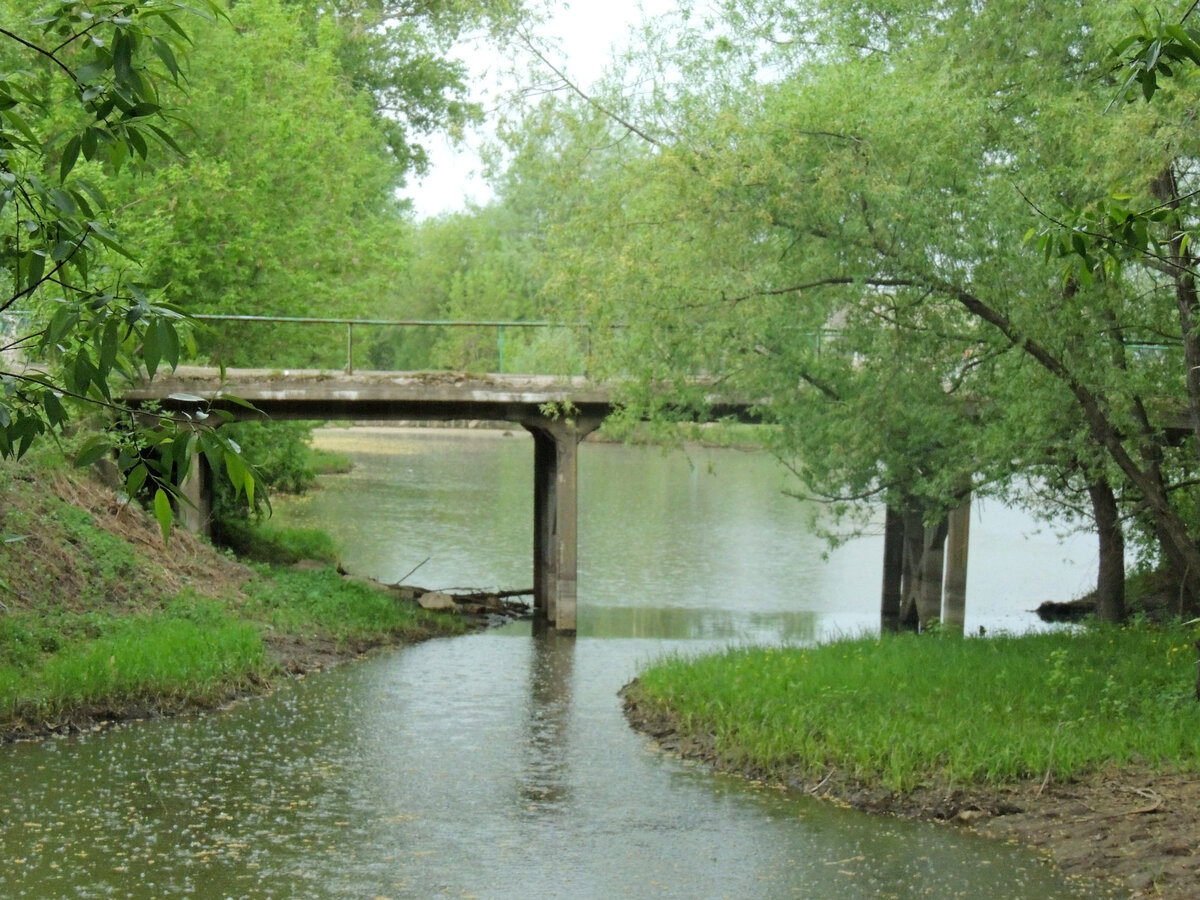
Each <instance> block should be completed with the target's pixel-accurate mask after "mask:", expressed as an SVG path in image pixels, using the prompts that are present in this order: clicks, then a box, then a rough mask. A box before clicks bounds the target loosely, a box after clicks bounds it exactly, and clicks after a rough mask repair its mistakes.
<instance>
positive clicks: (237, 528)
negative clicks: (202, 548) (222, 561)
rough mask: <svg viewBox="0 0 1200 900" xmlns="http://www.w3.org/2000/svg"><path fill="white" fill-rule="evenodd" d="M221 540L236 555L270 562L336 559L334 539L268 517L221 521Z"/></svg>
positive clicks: (281, 564) (314, 530)
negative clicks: (282, 523) (254, 519)
mask: <svg viewBox="0 0 1200 900" xmlns="http://www.w3.org/2000/svg"><path fill="white" fill-rule="evenodd" d="M221 543H222V544H224V545H225V546H226V547H229V548H230V549H231V550H233V552H234V553H236V554H237V555H238V556H239V557H241V558H242V559H246V560H253V561H255V562H265V563H272V564H274V565H280V566H283V565H291V564H292V563H296V562H299V561H300V560H305V559H311V560H316V561H318V562H328V563H333V562H337V558H338V546H337V542H336V541H334V539H333V538H332V537H330V536H329V534H328V533H327V532H324V531H321V530H320V529H318V528H289V527H284V526H278V525H273V524H272V523H271V522H270V520H267V521H263V522H254V521H251V520H249V519H228V520H225V521H223V522H222V523H221Z"/></svg>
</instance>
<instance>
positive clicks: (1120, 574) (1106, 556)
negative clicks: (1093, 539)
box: [1088, 478, 1125, 622]
mask: <svg viewBox="0 0 1200 900" xmlns="http://www.w3.org/2000/svg"><path fill="white" fill-rule="evenodd" d="M1088 494H1089V495H1090V496H1091V498H1092V514H1093V515H1094V516H1095V518H1096V533H1097V534H1098V535H1099V537H1100V567H1099V571H1098V572H1097V574H1096V618H1098V619H1099V620H1100V621H1101V622H1120V621H1123V620H1124V618H1125V535H1124V533H1123V532H1122V530H1121V519H1120V516H1119V514H1118V510H1117V498H1116V495H1115V494H1114V493H1113V489H1112V485H1110V484H1109V483H1108V481H1107V480H1106V479H1103V478H1101V479H1098V480H1097V481H1094V482H1093V483H1091V484H1089V485H1088Z"/></svg>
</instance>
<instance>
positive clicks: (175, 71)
mask: <svg viewBox="0 0 1200 900" xmlns="http://www.w3.org/2000/svg"><path fill="white" fill-rule="evenodd" d="M151 45H152V46H153V47H154V52H155V53H156V54H158V58H159V59H161V60H162V64H163V65H164V66H166V67H167V71H168V72H170V73H171V78H172V79H173V80H175V81H179V63H178V62H177V61H176V59H175V51H174V50H172V49H171V45H170V44H169V43H167V41H165V40H163V39H162V38H160V37H156V38H154V39H153V40H152V41H151Z"/></svg>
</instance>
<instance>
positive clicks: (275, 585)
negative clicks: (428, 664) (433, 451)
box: [0, 457, 464, 739]
mask: <svg viewBox="0 0 1200 900" xmlns="http://www.w3.org/2000/svg"><path fill="white" fill-rule="evenodd" d="M0 496H3V497H4V504H3V506H2V507H0V739H4V738H10V739H11V738H16V737H23V736H33V735H37V734H44V733H47V732H49V731H53V730H63V729H70V728H77V727H87V726H90V725H91V724H93V723H96V722H99V721H104V720H109V719H116V718H127V717H131V716H146V715H156V714H162V713H170V712H178V711H181V710H185V709H189V708H197V707H208V706H213V705H217V704H219V703H222V702H224V701H227V700H229V699H231V698H233V697H236V696H238V695H241V694H245V693H248V692H256V691H262V690H266V689H269V687H270V685H271V683H272V682H273V681H274V680H275V679H278V678H280V677H283V676H284V675H286V674H287V673H289V672H300V671H305V670H308V669H311V668H317V667H320V666H322V665H326V664H329V663H331V662H333V661H336V660H338V659H342V658H346V657H349V656H354V655H356V654H358V653H361V652H362V651H364V650H366V649H368V648H371V647H374V646H380V645H384V644H394V643H401V642H406V641H413V640H419V639H422V638H425V637H429V636H434V635H438V634H453V633H458V632H461V631H462V630H463V628H464V626H463V624H462V622H461V620H459V619H457V618H455V617H453V616H445V615H440V616H439V615H434V614H431V613H427V612H425V611H424V610H421V609H419V608H418V607H416V606H415V605H414V604H411V603H406V602H403V601H401V600H400V599H399V598H397V597H396V596H394V595H393V594H392V593H390V592H387V591H385V590H382V589H381V588H380V587H379V586H374V585H371V584H367V583H363V582H361V581H355V580H352V579H347V578H344V577H342V576H341V575H339V574H338V572H337V571H336V569H335V568H334V567H333V566H332V565H319V566H310V567H305V568H303V569H293V568H291V567H288V566H280V565H269V564H265V563H258V564H246V563H243V562H241V561H239V560H237V559H235V558H233V557H232V555H230V554H228V553H222V552H219V551H217V550H214V549H213V548H212V547H211V546H209V545H208V544H207V543H204V542H202V541H200V540H198V539H197V538H195V537H194V536H193V535H191V534H188V533H186V532H183V531H181V530H178V529H177V530H176V531H175V532H174V533H173V534H172V535H171V538H170V542H169V544H167V545H164V543H163V540H162V536H161V534H160V533H158V531H157V526H156V525H155V524H154V523H153V522H152V521H150V519H149V517H148V516H147V515H146V514H145V512H144V511H143V510H142V509H140V508H139V507H138V506H137V505H136V504H133V503H129V502H126V501H125V500H123V499H122V498H121V497H119V496H118V495H117V494H116V493H114V492H113V491H111V490H109V489H107V488H105V487H103V486H101V485H100V484H98V483H97V482H95V481H93V480H91V479H89V478H88V477H87V476H86V475H85V473H82V472H80V471H78V470H73V469H71V468H70V467H69V465H66V464H64V463H63V462H62V461H61V460H58V459H55V458H53V457H43V458H40V459H36V460H27V461H25V462H23V463H20V464H12V463H4V464H2V465H0Z"/></svg>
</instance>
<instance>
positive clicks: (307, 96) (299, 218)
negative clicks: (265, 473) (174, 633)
mask: <svg viewBox="0 0 1200 900" xmlns="http://www.w3.org/2000/svg"><path fill="white" fill-rule="evenodd" d="M0 13H2V15H0V22H3V23H4V24H3V27H0V72H2V73H3V74H0V314H2V315H3V316H4V318H3V322H4V324H5V327H4V329H3V334H4V335H5V337H4V339H3V341H2V342H0V348H2V349H3V351H4V359H5V363H4V365H3V366H0V369H3V371H2V372H0V387H2V393H0V454H2V455H4V456H20V455H22V454H24V453H25V452H26V451H27V450H28V449H29V448H30V446H32V445H33V444H34V443H35V442H36V441H38V440H39V439H42V438H44V437H46V436H47V435H50V434H52V433H53V434H58V433H62V432H63V431H64V430H65V429H66V428H67V426H68V424H69V423H70V422H72V421H73V420H74V421H79V419H78V413H79V412H80V411H81V410H84V409H87V408H89V407H90V408H92V409H101V410H105V413H104V416H102V417H101V420H102V421H103V420H107V424H102V425H101V426H100V427H99V431H98V432H96V433H94V434H93V435H92V437H90V438H87V439H79V440H77V443H81V445H82V449H81V450H80V451H79V453H78V460H79V461H80V462H89V461H92V460H95V459H98V458H100V457H101V456H103V455H105V454H107V453H109V452H114V453H115V455H116V458H117V461H118V463H119V465H120V468H121V469H122V471H123V472H124V474H125V479H126V489H127V490H128V492H129V493H130V494H131V495H133V494H138V493H143V492H147V493H148V495H149V496H150V497H151V498H152V501H153V506H154V509H155V512H156V514H157V515H158V517H159V520H160V522H162V524H163V527H164V534H165V530H166V528H167V527H168V525H169V522H170V516H171V507H172V505H173V504H177V503H178V502H180V495H179V493H178V485H179V483H180V481H181V479H182V478H183V477H184V476H185V473H186V472H187V471H188V469H189V459H190V458H191V456H192V455H194V454H195V453H198V452H199V453H203V454H204V455H205V456H207V457H208V460H209V462H210V464H212V466H213V467H214V468H215V469H217V470H220V471H224V472H226V473H227V474H228V475H229V478H230V480H231V481H232V482H233V484H234V486H235V488H236V490H237V491H238V492H239V493H242V494H244V495H245V496H246V497H247V498H248V499H249V500H250V501H251V504H253V493H254V489H255V479H254V475H253V470H252V469H251V467H250V466H249V465H248V464H247V463H246V462H245V461H244V460H243V459H242V456H241V454H240V453H239V451H238V448H237V446H236V445H235V444H233V443H232V442H231V441H229V440H227V439H225V438H223V437H222V436H221V435H220V432H219V431H217V430H215V429H213V428H211V427H208V425H209V424H210V423H209V422H207V421H204V416H205V414H203V413H200V414H198V415H197V416H193V417H166V416H164V417H159V418H158V420H156V421H154V422H153V423H152V424H149V425H148V424H146V420H145V418H144V417H140V416H137V415H134V414H133V413H132V412H131V411H129V410H124V409H122V408H121V407H120V405H119V403H116V402H114V398H115V397H116V396H117V395H116V391H115V389H114V387H113V384H112V381H113V379H114V378H118V377H121V378H136V377H139V375H141V376H145V375H149V376H153V375H154V373H155V372H156V370H158V369H159V368H160V367H161V366H164V365H166V366H172V367H173V366H175V365H176V364H177V363H178V362H179V361H180V360H181V359H184V358H188V357H196V356H200V357H201V358H204V357H208V358H212V357H214V356H215V357H217V358H219V359H222V360H225V361H229V362H235V361H245V360H246V353H247V351H248V350H249V348H251V347H253V349H254V352H255V353H256V354H257V360H258V361H260V362H261V361H263V357H264V356H265V355H268V354H269V353H270V351H271V349H272V346H273V345H274V347H275V349H276V350H278V351H279V352H280V353H283V354H286V359H287V361H289V362H290V364H292V365H297V364H299V365H302V364H306V363H312V362H317V361H319V354H318V353H317V351H315V350H312V349H311V347H310V345H309V344H306V343H298V342H295V341H292V340H286V339H283V338H281V337H279V336H278V335H273V336H266V337H264V336H262V335H249V334H245V333H243V334H239V335H235V336H233V337H220V336H218V337H215V338H214V337H211V336H209V335H208V334H206V333H204V332H200V334H199V337H198V338H197V336H196V332H195V331H194V330H193V329H192V327H191V324H192V323H191V320H190V314H193V313H198V312H211V311H221V312H237V313H244V314H259V315H264V314H274V315H280V314H283V315H293V316H294V315H301V314H309V315H311V314H323V315H348V314H355V313H358V314H361V313H363V312H366V311H368V310H370V309H371V308H372V307H373V305H374V304H377V303H381V302H383V301H384V300H385V299H386V298H387V295H388V293H389V291H391V290H392V286H393V284H394V283H395V282H396V281H397V280H398V278H399V275H400V273H402V272H403V271H404V269H405V266H406V263H407V253H406V251H405V244H406V234H407V229H408V227H409V226H408V217H409V214H408V211H407V207H406V205H405V204H404V202H403V201H401V200H399V199H398V194H397V191H398V189H400V188H402V187H403V185H404V183H405V179H406V178H407V177H408V176H409V175H410V174H411V173H413V172H419V171H421V170H422V169H423V167H424V166H425V164H426V157H425V152H424V150H423V149H422V146H421V142H422V140H423V139H424V137H426V136H427V135H429V134H431V133H432V132H434V131H436V130H438V129H449V130H450V131H452V132H453V131H456V130H458V129H461V128H462V127H463V126H464V125H465V124H466V123H468V122H470V121H473V120H476V119H477V118H478V117H479V115H480V111H479V109H478V108H477V107H476V106H475V105H473V104H472V103H471V102H469V100H468V86H467V84H466V77H465V71H466V70H465V66H464V65H463V64H462V63H461V62H460V61H456V60H455V59H453V58H451V57H450V55H449V53H448V51H449V49H450V47H451V45H452V43H453V41H454V40H455V39H456V38H458V37H460V36H461V35H463V34H464V33H465V32H466V31H468V30H472V29H490V30H492V31H494V32H496V33H500V32H502V31H503V30H504V29H505V28H509V27H512V25H513V24H514V23H515V22H516V21H517V20H519V19H520V17H521V16H522V15H523V5H522V4H521V3H520V2H516V0H514V2H512V3H501V4H497V3H484V2H480V0H446V2H441V0H432V2H429V0H421V2H415V3H409V2H403V0H401V2H395V3H392V2H386V3H377V2H366V3H360V2H356V0H349V2H345V3H340V2H339V3H333V4H326V3H321V4H315V3H307V2H302V0H298V2H288V0H244V2H228V3H222V2H218V0H202V2H200V3H198V4H190V5H189V4H185V3H183V2H175V0H78V2H52V3H51V2H47V3H39V4H32V5H31V4H28V3H24V2H17V0H0ZM22 355H23V356H24V357H27V358H29V359H36V360H37V363H36V365H34V366H30V365H28V364H26V363H25V362H23V361H22V359H21V358H20V357H21V356H22Z"/></svg>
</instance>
